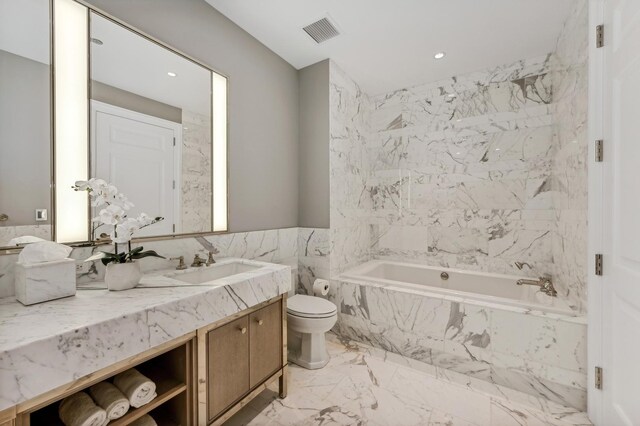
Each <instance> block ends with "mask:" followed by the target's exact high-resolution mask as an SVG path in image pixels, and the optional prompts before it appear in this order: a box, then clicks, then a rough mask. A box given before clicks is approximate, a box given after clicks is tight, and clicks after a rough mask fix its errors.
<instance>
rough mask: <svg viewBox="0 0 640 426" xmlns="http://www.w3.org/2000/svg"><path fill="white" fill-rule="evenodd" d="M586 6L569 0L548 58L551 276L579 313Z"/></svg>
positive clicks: (582, 294)
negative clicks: (552, 145)
mask: <svg viewBox="0 0 640 426" xmlns="http://www.w3.org/2000/svg"><path fill="white" fill-rule="evenodd" d="M588 23H589V6H588V2H585V1H579V2H575V6H574V10H573V11H572V13H571V14H570V15H569V20H568V21H567V22H566V23H565V25H564V28H563V30H562V33H561V35H560V38H559V39H558V43H557V46H556V51H555V52H554V54H553V55H552V57H551V67H552V71H551V73H550V74H551V80H552V85H553V101H554V103H555V105H556V113H555V117H556V123H555V126H554V128H555V132H556V135H557V146H558V148H557V151H556V154H555V156H554V158H553V164H552V173H551V176H552V179H553V182H552V186H553V187H554V188H555V190H554V193H555V194H556V198H555V199H554V205H555V209H556V221H557V222H556V223H557V227H556V232H555V233H554V234H553V237H552V252H553V259H554V262H553V268H554V271H553V274H554V276H555V277H556V278H557V281H558V282H559V283H560V284H561V288H560V291H561V293H562V294H563V295H565V296H566V297H568V298H569V299H570V300H572V301H573V303H574V304H575V306H576V307H577V308H578V309H580V310H585V309H586V306H587V264H586V262H587V187H588V183H587V160H588V158H589V157H588V139H587V115H588V112H587V108H588V105H589V102H588V56H587V52H588V41H589V31H588Z"/></svg>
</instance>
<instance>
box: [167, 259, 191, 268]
mask: <svg viewBox="0 0 640 426" xmlns="http://www.w3.org/2000/svg"><path fill="white" fill-rule="evenodd" d="M169 260H177V261H178V266H176V269H177V270H178V271H182V270H183V269H187V265H186V264H185V263H184V256H178V257H172V258H171V259H169Z"/></svg>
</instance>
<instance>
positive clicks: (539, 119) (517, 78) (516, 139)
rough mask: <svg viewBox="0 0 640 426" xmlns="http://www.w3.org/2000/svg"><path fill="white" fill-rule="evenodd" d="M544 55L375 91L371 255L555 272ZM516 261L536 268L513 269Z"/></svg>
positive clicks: (551, 139) (551, 133) (550, 114)
mask: <svg viewBox="0 0 640 426" xmlns="http://www.w3.org/2000/svg"><path fill="white" fill-rule="evenodd" d="M549 60H550V57H549V56H544V57H539V58H533V59H528V60H522V61H518V62H516V63H513V64H508V65H505V66H500V67H495V68H493V69H489V70H485V71H483V72H476V73H472V74H468V75H463V76H457V77H452V78H450V79H447V80H444V81H438V82H435V83H430V84H425V85H422V86H417V87H413V88H409V89H403V90H399V91H395V92H393V93H388V94H384V95H381V96H377V97H375V98H374V100H373V105H374V110H373V111H372V113H371V127H372V129H373V130H374V131H373V132H372V134H371V137H370V140H369V143H368V145H367V148H368V151H369V161H370V163H371V173H370V175H369V178H368V181H367V192H368V194H367V196H368V197H369V200H368V202H369V204H370V205H371V206H372V212H371V215H370V220H371V223H370V224H371V227H372V238H373V242H372V256H373V257H376V258H388V259H398V260H406V259H412V260H417V261H420V262H424V263H427V264H433V265H439V266H446V267H456V268H462V269H471V270H479V271H484V272H499V273H515V274H521V275H532V276H537V275H545V274H552V273H553V257H552V253H551V246H552V236H553V233H554V232H555V225H556V218H555V211H554V205H553V200H554V192H553V188H552V178H551V175H552V159H553V156H554V155H555V152H556V146H555V145H556V143H555V138H556V135H555V128H554V111H555V105H553V103H552V80H551V77H550V75H549ZM515 261H526V262H528V263H529V264H531V266H532V270H524V271H519V270H518V269H517V268H516V267H515V266H514V262H515Z"/></svg>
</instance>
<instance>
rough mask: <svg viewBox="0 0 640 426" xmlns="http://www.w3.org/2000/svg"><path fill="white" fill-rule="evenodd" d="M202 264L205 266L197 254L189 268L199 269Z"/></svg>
mask: <svg viewBox="0 0 640 426" xmlns="http://www.w3.org/2000/svg"><path fill="white" fill-rule="evenodd" d="M204 264H205V261H204V259H203V258H201V257H200V255H199V254H196V256H195V257H194V258H193V263H191V266H192V267H194V268H199V267H201V266H203V265H204Z"/></svg>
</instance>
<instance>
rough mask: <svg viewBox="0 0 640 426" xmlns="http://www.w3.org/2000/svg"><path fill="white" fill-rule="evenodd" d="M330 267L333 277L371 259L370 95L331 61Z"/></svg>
mask: <svg viewBox="0 0 640 426" xmlns="http://www.w3.org/2000/svg"><path fill="white" fill-rule="evenodd" d="M329 73H330V92H329V105H330V109H331V111H330V119H329V127H330V138H331V140H330V143H329V150H330V153H329V161H330V213H329V215H330V223H331V226H330V231H329V232H330V268H331V274H332V276H333V275H334V274H337V273H339V272H341V271H344V270H345V269H348V268H349V267H352V266H355V265H357V264H359V263H362V262H364V261H366V260H369V258H370V246H371V227H370V226H369V224H368V223H367V221H366V218H367V217H368V216H369V212H370V211H371V203H370V199H369V197H367V196H365V194H366V192H367V179H368V176H369V172H370V166H369V161H368V151H367V139H368V135H369V132H370V129H369V111H370V110H371V107H370V100H369V97H368V96H367V95H366V94H365V93H364V92H363V91H362V90H361V89H360V87H359V86H358V85H357V84H356V83H355V82H354V81H353V80H352V79H351V78H349V77H348V76H347V75H346V74H345V73H344V71H342V70H341V69H340V67H338V65H336V64H335V63H334V62H333V61H331V62H330V70H329Z"/></svg>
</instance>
